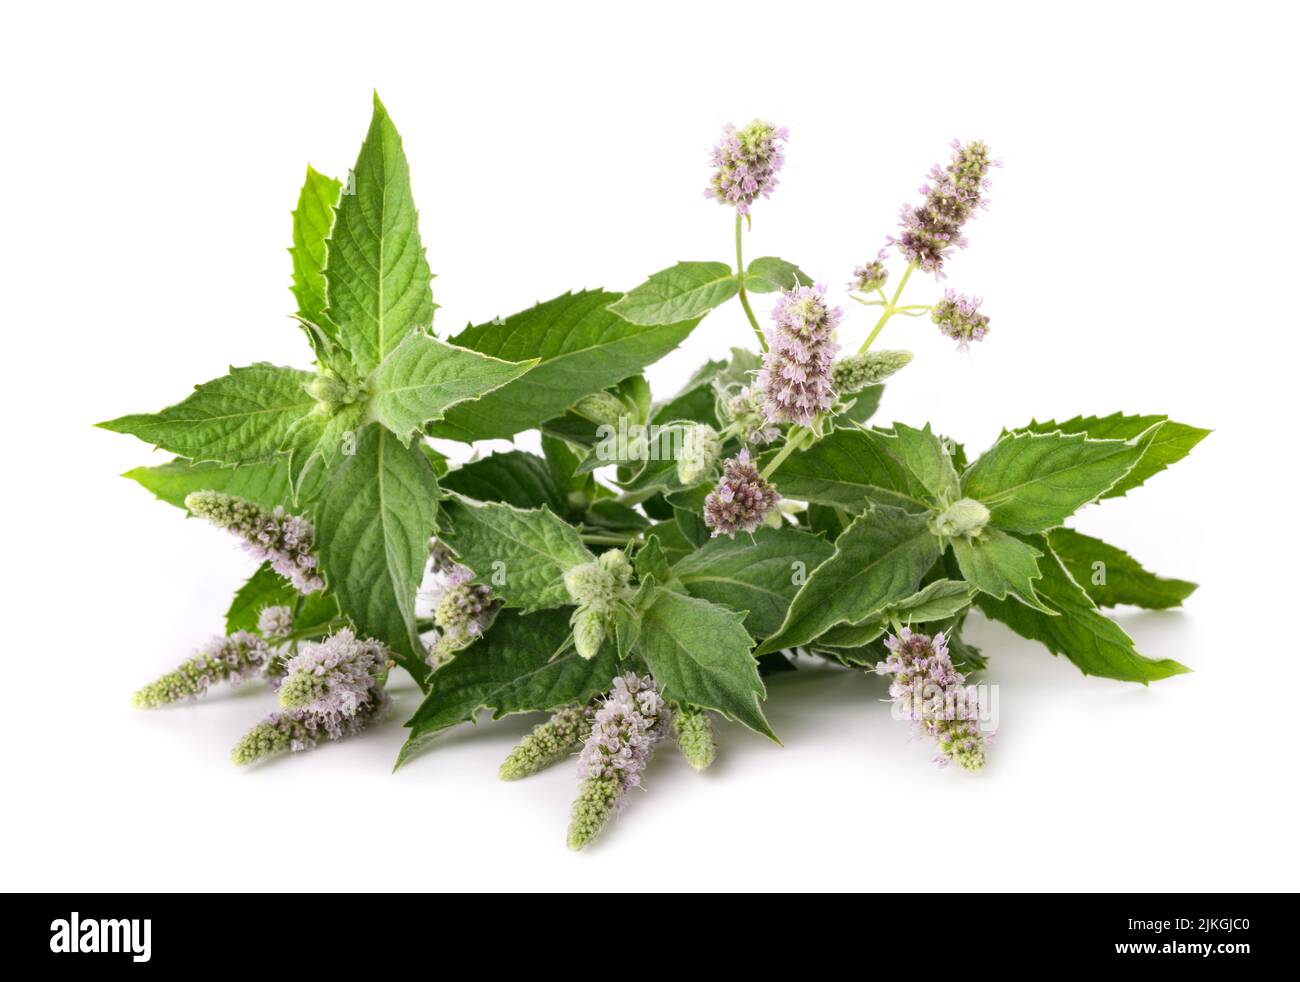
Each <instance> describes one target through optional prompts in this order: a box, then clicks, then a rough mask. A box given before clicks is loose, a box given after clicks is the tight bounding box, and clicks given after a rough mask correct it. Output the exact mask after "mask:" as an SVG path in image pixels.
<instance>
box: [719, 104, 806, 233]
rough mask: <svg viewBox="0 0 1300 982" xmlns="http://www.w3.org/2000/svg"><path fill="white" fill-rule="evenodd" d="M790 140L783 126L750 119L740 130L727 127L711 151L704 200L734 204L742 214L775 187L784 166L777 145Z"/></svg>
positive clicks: (782, 156)
mask: <svg viewBox="0 0 1300 982" xmlns="http://www.w3.org/2000/svg"><path fill="white" fill-rule="evenodd" d="M789 138H790V132H789V131H788V130H787V129H786V128H785V127H776V126H773V125H772V124H771V123H764V122H763V121H761V120H757V119H756V120H754V121H753V122H752V123H750V124H749V125H748V126H746V127H745V128H744V129H743V130H737V129H736V128H735V127H734V126H732V125H730V124H728V125H727V127H726V128H725V129H724V130H723V131H722V139H721V140H720V141H719V142H718V145H717V146H716V147H714V148H713V166H714V171H713V180H712V182H711V183H710V185H709V187H708V188H706V189H705V191H704V195H705V197H707V198H714V199H716V200H717V201H719V202H721V203H722V204H724V205H735V207H736V211H738V212H740V214H742V215H748V214H749V206H750V205H752V204H753V203H754V201H755V200H757V199H758V198H759V197H763V198H767V197H770V196H771V194H772V189H773V188H775V187H776V184H777V177H776V175H777V172H778V171H780V170H781V166H782V165H783V164H784V163H785V155H784V154H783V153H782V152H781V147H780V143H781V142H784V141H786V140H788V139H789Z"/></svg>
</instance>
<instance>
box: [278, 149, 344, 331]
mask: <svg viewBox="0 0 1300 982" xmlns="http://www.w3.org/2000/svg"><path fill="white" fill-rule="evenodd" d="M342 187H343V184H342V183H341V182H340V181H336V180H335V179H334V178H332V177H326V176H325V175H324V174H322V173H320V172H319V171H317V170H316V169H315V168H314V167H312V166H310V165H308V167H307V177H306V179H305V180H304V181H303V185H302V191H301V192H300V193H299V195H298V207H297V208H295V209H294V212H293V245H292V246H291V247H290V248H289V255H290V256H291V257H292V258H293V286H292V288H291V289H292V290H293V296H294V299H295V300H297V301H298V319H299V321H300V322H302V323H303V330H305V331H306V332H307V339H308V340H309V341H310V342H311V346H312V350H313V351H315V352H316V355H317V357H322V356H323V354H324V345H323V344H322V338H323V339H325V340H328V341H329V342H332V343H334V344H337V343H338V328H337V327H335V326H334V325H333V324H332V323H330V319H329V317H328V316H327V315H326V313H325V240H326V239H327V238H328V237H329V233H330V226H331V225H333V224H334V208H335V206H336V205H337V204H338V200H339V191H340V189H342ZM317 331H319V332H320V334H317Z"/></svg>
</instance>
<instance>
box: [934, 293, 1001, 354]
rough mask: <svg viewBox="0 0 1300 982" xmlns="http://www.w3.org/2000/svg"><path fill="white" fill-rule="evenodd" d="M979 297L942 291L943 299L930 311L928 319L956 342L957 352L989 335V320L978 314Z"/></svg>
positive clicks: (984, 315)
mask: <svg viewBox="0 0 1300 982" xmlns="http://www.w3.org/2000/svg"><path fill="white" fill-rule="evenodd" d="M983 302H984V301H983V300H981V299H980V298H979V297H968V296H966V295H965V294H964V293H957V292H956V291H955V290H946V291H944V295H943V299H942V300H940V301H939V302H938V303H937V304H935V305H934V309H933V310H931V311H930V319H931V320H932V321H934V322H935V323H936V324H938V325H939V330H940V331H942V332H943V333H944V334H946V335H947V336H948V337H950V338H952V339H953V340H954V341H956V342H957V350H958V351H965V350H966V349H967V348H969V347H970V342H972V341H983V340H984V338H985V337H987V336H988V333H989V318H988V315H987V314H981V313H980V304H981V303H983Z"/></svg>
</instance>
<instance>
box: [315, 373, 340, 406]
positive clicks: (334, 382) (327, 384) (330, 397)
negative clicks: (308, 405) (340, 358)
mask: <svg viewBox="0 0 1300 982" xmlns="http://www.w3.org/2000/svg"><path fill="white" fill-rule="evenodd" d="M307 394H308V395H309V396H311V397H312V398H313V399H315V400H316V401H317V402H321V403H324V404H325V405H326V406H329V407H331V408H332V407H334V406H341V405H342V404H343V401H344V400H345V399H346V398H347V395H348V386H347V383H346V382H344V381H343V380H342V379H340V378H338V377H337V376H335V375H333V374H329V375H317V376H316V377H315V378H314V379H312V380H311V381H310V382H308V383H307Z"/></svg>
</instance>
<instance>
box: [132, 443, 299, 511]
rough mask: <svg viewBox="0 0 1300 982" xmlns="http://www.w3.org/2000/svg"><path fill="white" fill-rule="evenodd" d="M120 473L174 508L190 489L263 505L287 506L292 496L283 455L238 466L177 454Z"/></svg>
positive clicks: (268, 506)
mask: <svg viewBox="0 0 1300 982" xmlns="http://www.w3.org/2000/svg"><path fill="white" fill-rule="evenodd" d="M122 476H123V477H129V478H130V479H131V480H133V481H135V482H136V483H137V484H139V485H140V486H141V487H143V488H145V489H146V490H148V491H150V492H152V493H153V495H154V496H155V497H156V498H158V499H159V500H160V501H165V502H167V504H169V505H175V506H176V507H177V508H184V507H185V498H186V497H187V496H188V495H189V494H190V493H191V492H193V491H222V492H224V493H226V494H233V495H234V496H235V497H237V498H243V499H244V500H245V501H251V502H253V503H254V504H257V505H261V506H262V507H263V508H275V507H276V506H277V505H284V506H286V507H288V506H289V505H290V504H292V500H293V499H292V495H291V494H290V490H289V462H288V460H287V458H285V457H283V456H278V457H272V458H271V459H269V460H264V461H255V462H253V463H248V464H240V465H239V466H238V467H234V466H230V465H227V464H213V463H206V464H195V463H193V462H192V461H190V460H187V459H186V458H184V457H177V458H176V459H175V460H169V461H168V462H167V463H165V464H159V465H158V466H157V467H136V468H135V469H133V470H129V471H127V472H126V473H125V474H123V475H122Z"/></svg>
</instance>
